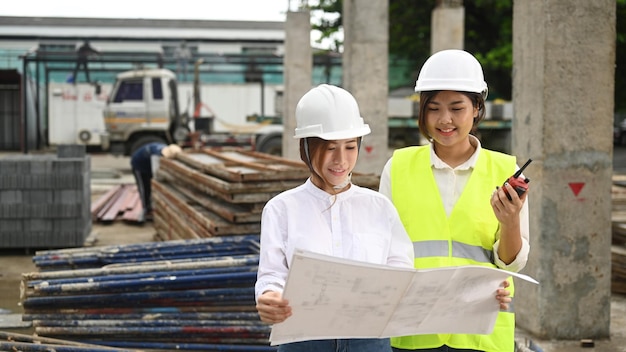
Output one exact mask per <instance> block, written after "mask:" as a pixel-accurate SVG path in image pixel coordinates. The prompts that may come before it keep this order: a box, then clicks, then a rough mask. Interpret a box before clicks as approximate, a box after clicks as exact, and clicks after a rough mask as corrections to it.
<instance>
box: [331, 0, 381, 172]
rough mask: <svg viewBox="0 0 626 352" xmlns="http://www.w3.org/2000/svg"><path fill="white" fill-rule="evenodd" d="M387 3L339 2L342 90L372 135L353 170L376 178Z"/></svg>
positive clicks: (364, 141)
mask: <svg viewBox="0 0 626 352" xmlns="http://www.w3.org/2000/svg"><path fill="white" fill-rule="evenodd" d="M388 22H389V3H388V0H344V1H343V27H344V51H343V63H342V67H343V88H345V89H347V90H348V91H350V92H351V93H352V94H353V95H354V97H355V98H356V100H357V102H358V103H359V108H360V112H361V116H363V118H364V119H365V122H366V123H367V124H369V125H370V128H371V129H372V133H371V134H369V135H367V136H365V138H364V139H363V145H361V155H360V157H359V161H358V163H357V166H356V168H355V171H357V172H360V173H374V174H380V173H381V172H382V169H383V166H384V165H385V162H386V161H387V159H388V158H389V155H388V152H387V149H388V148H387V139H388V124H387V95H388V91H389V83H388V82H389V78H388V61H389V58H388V57H389V55H388V41H389V33H388V30H389V29H388Z"/></svg>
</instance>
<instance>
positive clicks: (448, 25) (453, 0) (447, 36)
mask: <svg viewBox="0 0 626 352" xmlns="http://www.w3.org/2000/svg"><path fill="white" fill-rule="evenodd" d="M464 33H465V8H464V7H463V0H439V1H437V7H435V9H434V10H433V13H432V15H431V32H430V52H431V53H436V52H438V51H441V50H445V49H463V47H464V46H463V45H464V40H465V34H464Z"/></svg>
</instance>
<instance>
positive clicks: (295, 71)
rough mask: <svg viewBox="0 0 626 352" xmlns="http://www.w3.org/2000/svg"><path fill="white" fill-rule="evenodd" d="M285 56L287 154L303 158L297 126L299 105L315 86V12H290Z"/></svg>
mask: <svg viewBox="0 0 626 352" xmlns="http://www.w3.org/2000/svg"><path fill="white" fill-rule="evenodd" d="M285 35H286V38H285V59H284V62H283V65H284V75H285V80H284V82H285V87H284V90H283V104H284V105H283V127H284V128H285V130H284V133H283V157H285V158H288V159H292V160H297V161H300V152H299V149H298V148H299V144H298V140H296V139H294V138H293V134H294V130H295V128H296V115H295V111H296V105H297V104H298V101H299V100H300V98H302V96H303V95H304V94H305V93H306V92H308V91H309V90H310V89H311V86H312V77H313V49H312V48H311V45H310V42H311V14H310V12H309V11H308V10H300V11H289V12H287V20H286V22H285Z"/></svg>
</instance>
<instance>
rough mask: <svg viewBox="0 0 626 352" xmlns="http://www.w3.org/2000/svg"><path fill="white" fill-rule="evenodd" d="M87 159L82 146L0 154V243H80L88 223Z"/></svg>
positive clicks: (1, 245)
mask: <svg viewBox="0 0 626 352" xmlns="http://www.w3.org/2000/svg"><path fill="white" fill-rule="evenodd" d="M90 161H91V160H90V158H89V155H86V153H85V147H84V146H80V145H68V146H59V148H58V150H57V154H56V155H49V154H46V155H10V156H6V157H4V158H2V159H0V248H26V249H31V248H32V249H41V248H62V247H79V246H83V244H84V242H85V239H86V238H87V236H88V235H89V233H90V232H91V226H92V223H91V212H90V208H91V177H90V168H91V162H90Z"/></svg>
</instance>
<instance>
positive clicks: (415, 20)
mask: <svg viewBox="0 0 626 352" xmlns="http://www.w3.org/2000/svg"><path fill="white" fill-rule="evenodd" d="M436 4H437V0H420V1H415V0H389V57H390V71H391V70H392V69H394V68H395V70H396V71H398V72H399V75H400V76H402V77H406V80H405V81H403V82H402V84H403V85H406V86H409V85H411V84H413V83H414V82H415V78H417V74H418V73H419V68H420V67H421V66H422V65H423V63H424V62H425V61H426V59H427V58H428V57H429V56H430V32H431V30H430V22H431V14H432V10H433V9H434V8H435V6H436ZM463 6H464V8H465V50H467V51H469V52H471V53H473V54H474V55H475V56H476V57H477V59H478V60H479V61H480V62H481V64H482V66H483V70H484V71H485V79H486V80H487V82H488V83H489V95H490V97H492V98H502V99H507V100H508V99H511V94H512V93H511V90H512V78H511V71H512V69H513V0H471V1H463ZM616 6H617V7H616V10H617V23H616V33H617V38H616V70H615V78H616V80H615V110H616V111H622V112H624V113H626V78H624V77H626V68H625V66H626V0H616ZM311 9H312V10H315V11H323V12H327V13H336V14H338V15H339V16H336V17H335V18H333V19H332V20H325V21H324V20H322V21H320V22H319V23H317V24H315V25H314V26H313V28H314V29H317V30H319V31H320V32H321V33H322V35H323V38H332V35H333V33H335V32H336V31H338V30H339V28H340V27H341V24H342V21H341V16H340V15H341V10H342V0H319V3H318V5H315V6H311ZM336 44H337V45H336V46H335V48H339V47H340V44H341V43H336Z"/></svg>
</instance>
